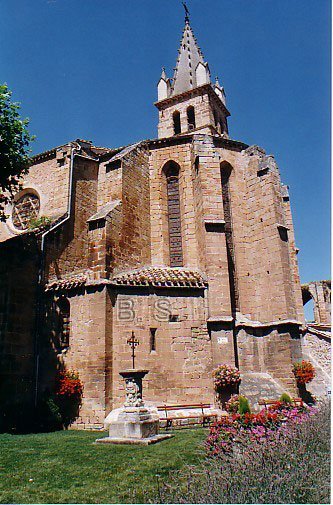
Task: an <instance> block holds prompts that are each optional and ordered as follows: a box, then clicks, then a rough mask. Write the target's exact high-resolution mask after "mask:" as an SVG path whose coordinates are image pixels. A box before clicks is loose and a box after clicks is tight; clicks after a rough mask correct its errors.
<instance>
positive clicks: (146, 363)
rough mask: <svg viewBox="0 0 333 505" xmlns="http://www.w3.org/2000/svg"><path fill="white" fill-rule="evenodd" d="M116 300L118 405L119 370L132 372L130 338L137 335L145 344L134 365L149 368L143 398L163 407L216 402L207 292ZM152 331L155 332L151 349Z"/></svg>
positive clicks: (132, 293)
mask: <svg viewBox="0 0 333 505" xmlns="http://www.w3.org/2000/svg"><path fill="white" fill-rule="evenodd" d="M111 296H113V297H114V307H115V309H114V310H115V313H114V318H113V384H112V396H113V405H114V407H118V406H120V405H121V404H122V402H123V399H124V385H123V382H122V380H121V378H120V376H119V370H121V369H126V368H131V366H132V361H131V349H130V347H129V346H128V344H127V343H126V342H127V339H128V338H129V337H130V336H131V332H132V331H134V333H135V337H136V338H137V339H138V340H139V342H140V344H139V346H138V347H137V348H136V350H135V354H136V358H135V366H136V367H138V368H147V369H148V370H149V374H148V375H147V377H146V378H145V380H144V397H145V399H146V400H147V401H150V402H154V403H157V404H161V403H163V402H166V403H169V404H179V403H184V404H189V403H196V402H198V401H199V402H201V401H203V402H211V403H212V402H213V400H214V395H213V388H212V377H211V370H212V359H211V341H210V337H209V333H208V330H207V324H206V317H207V304H206V299H205V297H204V293H203V292H200V291H198V292H195V291H191V292H189V293H188V294H186V293H185V292H184V290H182V291H177V290H162V289H161V290H157V291H155V292H151V291H147V290H144V289H141V290H139V291H138V290H135V289H134V288H131V289H130V290H127V291H126V290H125V289H123V290H122V291H120V292H118V294H114V295H111ZM151 330H155V332H154V336H155V349H152V342H151V338H152V334H151Z"/></svg>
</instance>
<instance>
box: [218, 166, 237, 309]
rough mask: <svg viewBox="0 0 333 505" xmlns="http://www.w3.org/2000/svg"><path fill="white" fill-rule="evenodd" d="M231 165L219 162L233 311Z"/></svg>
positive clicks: (234, 306)
mask: <svg viewBox="0 0 333 505" xmlns="http://www.w3.org/2000/svg"><path fill="white" fill-rule="evenodd" d="M231 171H232V167H231V165H229V163H227V162H223V163H221V183H222V198H223V212H224V221H225V238H226V246H227V259H228V272H229V284H230V299H231V308H232V311H233V313H235V312H236V311H237V310H238V308H239V297H238V288H237V278H236V268H235V252H234V242H233V233H232V217H231V205H230V189H229V178H230V175H231Z"/></svg>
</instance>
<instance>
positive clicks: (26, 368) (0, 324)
mask: <svg viewBox="0 0 333 505" xmlns="http://www.w3.org/2000/svg"><path fill="white" fill-rule="evenodd" d="M38 266H39V253H38V244H37V241H36V238H35V237H34V236H27V235H23V236H21V237H16V238H14V239H12V240H10V241H8V242H7V243H6V244H4V245H3V246H2V248H1V262H0V403H1V406H2V412H3V411H4V410H5V407H6V405H8V404H12V403H17V405H18V406H17V408H18V409H19V408H22V407H20V406H19V405H20V404H22V403H25V404H26V405H27V404H30V405H31V404H32V403H33V400H34V392H35V383H34V377H35V367H36V362H35V347H36V343H35V331H36V326H35V323H36V306H37V277H38ZM22 415H24V413H23V412H22ZM26 416H27V422H28V420H29V419H28V418H29V412H28V411H27V412H26Z"/></svg>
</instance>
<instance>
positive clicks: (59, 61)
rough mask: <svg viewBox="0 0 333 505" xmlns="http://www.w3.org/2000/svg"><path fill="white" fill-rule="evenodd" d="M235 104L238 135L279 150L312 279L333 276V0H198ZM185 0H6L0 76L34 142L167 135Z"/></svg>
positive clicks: (197, 12) (209, 51)
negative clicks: (161, 122) (165, 114)
mask: <svg viewBox="0 0 333 505" xmlns="http://www.w3.org/2000/svg"><path fill="white" fill-rule="evenodd" d="M188 7H189V9H190V14H191V15H190V18H191V25H192V28H193V30H194V33H195V35H196V37H197V39H198V43H199V45H200V47H201V49H202V51H203V53H204V56H205V59H206V60H207V61H208V62H209V65H210V69H211V72H212V77H215V75H218V76H219V78H220V83H221V84H222V85H223V86H224V87H225V90H226V93H227V105H228V108H229V110H230V111H231V118H230V121H229V129H230V136H231V138H233V139H236V140H241V141H243V142H246V143H248V144H258V145H260V146H262V147H264V148H265V149H266V151H267V153H269V154H270V153H272V154H274V155H275V157H276V159H277V162H278V165H279V167H280V170H281V176H282V181H283V182H284V183H287V184H288V185H289V186H290V195H291V203H292V210H293V217H294V225H295V232H296V242H297V246H298V247H299V248H300V253H299V265H300V272H301V280H302V282H306V281H310V280H315V279H326V278H330V201H329V200H330V198H329V197H330V20H331V13H330V8H331V7H330V2H329V0H188ZM183 24H184V14H183V8H182V6H181V2H180V1H178V0H139V1H135V0H126V1H125V0H29V1H27V0H0V47H1V61H0V76H1V77H0V78H1V81H5V82H7V84H8V85H9V87H10V88H11V89H12V90H13V98H14V99H15V100H17V101H20V102H22V111H23V114H24V115H25V116H28V117H30V120H31V123H30V130H31V132H32V133H34V134H35V135H36V136H37V140H36V141H35V143H34V145H33V151H34V153H37V152H41V151H44V150H46V149H50V148H52V147H54V146H57V145H60V144H62V143H65V142H67V141H69V140H73V139H76V138H78V137H79V138H84V139H90V140H92V141H93V142H94V143H95V145H100V146H109V147H112V146H120V145H124V144H128V143H130V142H133V141H137V140H140V139H146V138H155V137H156V136H157V111H156V110H155V107H154V106H153V102H154V101H155V100H156V98H157V92H156V83H157V81H158V79H159V76H160V72H161V67H162V65H165V67H166V69H167V72H168V75H169V76H171V75H172V68H173V67H174V65H175V62H176V56H177V49H178V46H179V40H180V37H181V32H182V29H183Z"/></svg>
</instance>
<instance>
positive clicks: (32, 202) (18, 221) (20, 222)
mask: <svg viewBox="0 0 333 505" xmlns="http://www.w3.org/2000/svg"><path fill="white" fill-rule="evenodd" d="M39 209H40V201H39V196H38V195H37V194H36V193H35V192H33V190H25V191H24V192H23V194H19V195H17V197H16V198H15V200H14V205H13V212H12V222H13V225H14V226H15V228H17V229H18V230H26V229H27V228H29V224H30V222H31V221H32V220H33V219H36V218H37V217H38V215H39Z"/></svg>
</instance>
